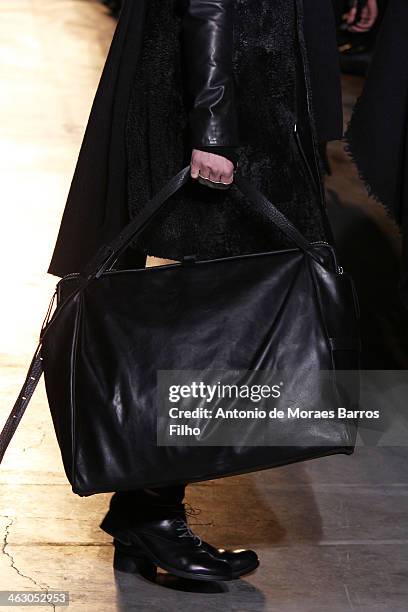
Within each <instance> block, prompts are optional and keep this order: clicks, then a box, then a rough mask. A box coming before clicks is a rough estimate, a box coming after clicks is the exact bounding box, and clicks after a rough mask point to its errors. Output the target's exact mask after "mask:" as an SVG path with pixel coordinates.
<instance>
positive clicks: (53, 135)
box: [0, 0, 408, 612]
mask: <svg viewBox="0 0 408 612" xmlns="http://www.w3.org/2000/svg"><path fill="white" fill-rule="evenodd" d="M114 25H115V24H114V22H113V21H112V20H111V19H110V18H109V17H108V16H107V15H106V13H105V9H104V8H103V6H102V5H101V4H99V3H97V2H96V1H93V0H2V1H1V3H0V83H1V95H0V116H1V124H0V130H1V144H0V159H1V164H0V172H1V177H0V191H1V194H0V195H1V201H2V213H1V215H2V216H1V234H0V236H1V240H0V249H1V265H2V295H1V302H0V307H1V316H0V337H1V355H0V366H1V408H0V422H1V423H2V422H3V421H4V420H5V418H6V416H7V414H8V412H9V410H10V408H11V406H12V404H13V402H14V400H15V397H16V395H17V393H18V391H19V387H20V384H21V383H22V381H23V379H24V375H25V371H26V368H27V366H28V363H29V360H30V357H31V354H32V352H33V350H34V348H35V345H36V342H37V336H38V332H39V328H40V325H41V322H42V319H43V316H44V314H45V311H46V307H47V305H48V301H49V299H50V297H51V294H52V291H53V288H54V285H55V282H56V280H57V279H56V278H55V277H52V276H50V275H47V274H46V270H47V267H48V263H49V260H50V257H51V253H52V248H53V246H54V242H55V238H56V234H57V230H58V227H59V222H60V218H61V214H62V211H63V208H64V205H65V199H66V195H67V192H68V188H69V184H70V180H71V177H72V173H73V170H74V165H75V161H76V158H77V155H78V151H79V146H80V143H81V140H82V136H83V131H84V128H85V124H86V120H87V117H88V114H89V110H90V106H91V103H92V99H93V95H94V93H95V89H96V86H97V83H98V80H99V76H100V72H101V69H102V66H103V63H104V60H105V57H106V53H107V49H108V45H109V43H110V39H111V36H112V33H113V29H114ZM360 87H361V80H360V79H358V78H348V79H345V83H344V91H345V108H346V112H347V113H348V112H349V110H350V107H351V105H352V103H353V101H354V99H355V96H356V95H357V93H358V91H359V89H360ZM330 155H331V160H332V164H333V172H334V174H333V176H332V177H331V178H330V179H329V181H328V190H329V191H328V195H329V202H330V215H331V218H332V221H333V224H334V226H335V231H336V235H337V238H338V242H339V249H340V251H341V253H342V255H343V258H344V261H345V262H346V263H347V266H348V268H347V269H350V271H352V272H353V274H355V275H356V280H357V283H358V285H359V288H360V290H361V298H362V309H363V313H364V330H363V332H364V337H365V340H366V342H365V347H366V348H365V359H366V363H368V364H369V365H370V366H373V365H374V367H378V368H382V367H391V368H407V363H408V359H407V356H408V342H407V329H408V326H406V322H407V320H406V318H405V317H406V316H405V314H404V312H403V310H402V307H401V304H400V302H399V300H398V296H397V292H396V282H397V274H396V269H397V259H396V258H397V256H398V251H399V242H398V238H397V234H396V231H395V228H394V227H393V226H392V224H391V222H390V221H389V220H388V219H387V217H386V215H385V213H384V212H383V210H382V208H381V207H380V206H379V205H376V204H375V203H373V202H372V201H370V200H369V199H368V198H367V197H366V195H365V192H364V189H363V187H362V185H361V184H360V183H359V181H358V179H357V176H356V173H355V171H354V170H353V168H352V167H351V165H350V162H349V161H348V159H347V158H346V156H345V154H344V152H343V150H342V146H341V143H336V144H334V145H331V147H330ZM344 265H346V264H344ZM406 461H407V452H406V449H404V448H382V449H370V448H360V449H358V450H357V451H356V453H355V455H354V456H353V457H346V456H337V457H332V458H327V459H323V460H316V461H313V462H309V463H304V464H298V465H294V466H288V467H285V468H281V469H279V470H270V471H267V472H260V473H256V474H252V475H249V476H243V477H237V478H228V479H222V480H219V481H216V482H212V483H203V484H199V485H195V486H192V487H190V490H189V494H188V501H189V502H190V503H191V504H192V505H193V506H195V507H197V506H198V507H199V508H201V510H202V512H201V514H200V515H199V516H198V517H196V518H194V519H193V521H192V523H193V528H194V529H195V530H196V531H197V532H198V533H199V534H200V535H202V536H203V537H204V538H206V539H208V540H209V541H210V542H212V543H214V544H216V545H218V546H224V547H227V546H234V547H237V546H252V547H254V548H255V549H256V550H257V551H258V553H259V555H260V558H261V566H260V568H259V570H258V571H257V572H256V573H255V574H254V575H252V576H250V577H248V578H245V579H242V580H239V581H234V582H232V583H225V584H224V585H220V584H207V585H206V584H203V583H201V584H197V583H191V582H187V581H177V580H173V579H171V578H168V577H167V578H166V577H164V578H163V580H162V582H161V584H152V583H149V582H146V581H144V580H142V579H140V578H135V577H133V576H127V575H125V574H121V573H116V574H114V573H113V570H112V546H111V542H110V539H109V538H108V537H107V536H106V535H105V534H104V533H103V532H102V531H101V530H100V529H99V528H98V524H99V521H100V519H101V518H102V516H103V514H104V512H105V510H106V507H107V504H108V501H109V498H110V496H109V495H95V496H91V497H89V498H80V497H78V496H75V495H74V494H73V493H72V492H71V489H70V486H69V484H67V481H66V478H65V475H64V472H63V469H62V463H61V459H60V455H59V449H58V447H57V444H56V441H55V436H54V432H53V428H52V423H51V419H50V415H49V411H48V407H47V402H46V397H45V391H44V387H43V383H42V382H41V384H40V386H39V389H38V391H37V392H36V395H35V397H34V399H33V400H32V402H31V404H30V406H29V408H28V410H27V413H26V415H25V416H24V418H23V421H22V423H21V425H20V427H19V429H18V432H17V434H16V435H15V438H14V439H13V442H12V444H11V446H10V447H9V450H8V451H7V454H6V456H5V459H4V461H3V463H2V465H1V467H0V532H1V534H2V540H3V545H2V554H1V555H0V590H6V589H14V590H43V591H45V590H47V589H51V590H68V591H70V596H71V605H70V610H72V611H74V610H75V612H76V611H79V610H81V611H82V610H83V611H86V612H105V611H106V612H108V611H109V612H111V611H112V610H121V611H122V610H123V611H125V610H126V611H127V610H142V611H144V610H151V612H156V611H157V612H159V611H160V612H162V611H173V610H174V611H176V610H191V611H193V610H194V611H196V610H200V611H206V610H210V611H214V612H215V611H217V612H218V611H220V610H231V611H232V610H235V611H242V612H244V611H245V612H247V611H259V612H261V611H264V610H265V611H266V610H268V611H277V612H278V611H279V612H317V611H321V612H327V611H328V610H330V611H333V612H343V611H345V610H358V611H364V612H369V611H370V612H373V611H374V612H385V611H387V612H399V611H401V612H402V611H403V610H404V611H405V610H406V609H407V607H408V587H407V585H408V580H407V569H408V568H407V556H408V554H407V551H408V548H407V543H408V541H407V531H406V529H407V515H408V496H407V493H408V475H407V471H406ZM15 609H20V608H19V607H18V606H17V607H16V608H15ZM21 609H22V608H21ZM24 609H26V608H24Z"/></svg>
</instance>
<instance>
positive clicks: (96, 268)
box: [81, 165, 322, 278]
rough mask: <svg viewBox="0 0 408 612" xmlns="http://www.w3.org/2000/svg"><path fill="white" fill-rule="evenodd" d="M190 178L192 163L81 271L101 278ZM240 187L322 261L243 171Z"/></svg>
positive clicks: (270, 218) (264, 213) (237, 176)
mask: <svg viewBox="0 0 408 612" xmlns="http://www.w3.org/2000/svg"><path fill="white" fill-rule="evenodd" d="M189 178H190V166H189V165H188V166H186V167H185V168H183V169H182V170H181V171H180V172H179V173H178V174H176V175H175V176H174V177H173V178H172V179H170V181H169V182H168V183H166V185H165V186H164V187H163V188H162V189H161V190H160V191H158V192H157V193H156V194H155V196H154V197H153V198H152V199H151V200H150V201H149V202H148V203H147V205H146V206H145V207H144V209H143V210H142V211H141V212H140V213H139V214H138V215H137V216H136V217H135V218H134V219H133V220H132V221H131V222H130V223H128V224H127V225H126V227H125V228H124V229H123V230H122V231H121V232H120V233H119V234H118V235H117V236H116V237H115V238H114V239H113V240H111V242H109V243H108V244H105V245H103V246H102V247H101V248H100V249H99V250H98V252H97V253H96V255H95V256H94V257H93V258H92V259H91V260H90V261H89V262H88V263H87V264H86V266H85V267H84V269H83V270H82V271H81V276H83V277H84V278H99V276H101V274H103V272H105V271H106V270H108V269H110V268H111V267H112V266H113V265H114V264H115V262H116V260H117V259H118V257H119V256H120V255H121V254H122V253H123V252H124V251H125V250H126V249H127V248H128V246H129V245H130V243H131V242H132V241H133V240H134V239H135V238H137V236H139V235H140V234H141V233H142V232H143V230H144V229H146V227H147V226H148V225H149V223H150V222H151V221H152V220H153V219H154V218H155V217H156V216H157V214H158V213H159V212H160V210H161V209H162V208H163V206H164V204H165V203H166V201H167V200H168V199H169V197H170V196H171V195H173V194H174V193H176V191H178V190H179V189H180V188H181V187H182V186H183V185H185V184H186V183H187V181H188V180H189ZM234 186H235V187H237V188H238V189H239V191H241V193H243V194H244V195H245V196H247V198H248V199H249V200H250V201H251V202H252V203H253V204H255V208H254V210H255V213H256V214H257V215H258V217H260V219H261V220H266V221H271V222H272V223H273V224H274V225H275V226H276V227H278V228H279V229H280V230H281V231H282V233H283V234H284V235H285V236H286V237H287V238H288V239H289V240H290V241H291V242H293V243H294V244H295V245H296V246H297V247H299V248H300V249H301V250H302V251H304V252H305V253H307V254H308V255H310V256H311V257H312V258H313V259H315V260H316V261H318V262H319V263H322V261H321V259H320V258H319V257H318V255H317V254H316V252H315V251H314V250H313V246H312V245H311V244H310V242H308V241H307V240H306V238H305V237H304V236H302V234H301V233H300V232H299V230H297V229H296V227H295V226H294V225H293V223H291V222H290V221H289V220H288V219H287V218H286V217H285V215H284V214H283V213H282V212H280V210H278V209H277V208H276V206H274V205H273V204H272V202H270V201H269V200H268V199H267V198H266V197H265V196H264V195H263V194H262V193H261V192H260V191H259V190H258V189H256V187H254V186H253V185H252V184H251V183H250V182H249V181H248V180H247V179H246V178H244V177H243V176H241V174H240V173H239V172H235V174H234V182H233V183H232V188H233V187H234Z"/></svg>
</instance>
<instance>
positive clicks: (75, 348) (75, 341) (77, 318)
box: [70, 293, 83, 486]
mask: <svg viewBox="0 0 408 612" xmlns="http://www.w3.org/2000/svg"><path fill="white" fill-rule="evenodd" d="M82 300H83V298H82V293H80V294H79V296H78V308H77V313H76V316H75V325H74V337H73V342H72V352H71V381H70V382H71V384H70V404H71V423H72V425H71V452H72V467H71V470H72V471H71V483H72V486H74V484H75V476H76V463H77V457H76V444H75V439H76V437H75V430H76V393H75V384H76V376H75V374H76V358H77V352H78V336H79V323H80V319H81V314H82Z"/></svg>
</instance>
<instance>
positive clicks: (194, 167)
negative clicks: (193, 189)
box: [190, 149, 234, 187]
mask: <svg viewBox="0 0 408 612" xmlns="http://www.w3.org/2000/svg"><path fill="white" fill-rule="evenodd" d="M190 168H191V178H194V179H197V178H198V176H199V175H200V177H202V178H204V179H208V181H214V182H215V183H218V184H220V183H224V184H225V185H231V183H232V181H233V178H234V176H233V175H234V164H233V163H232V161H230V160H229V159H227V158H226V157H222V156H221V155H217V154H216V153H207V151H199V150H198V149H193V152H192V154H191V163H190ZM208 186H209V187H211V186H212V185H211V183H208ZM215 186H216V185H215ZM221 187H222V185H221Z"/></svg>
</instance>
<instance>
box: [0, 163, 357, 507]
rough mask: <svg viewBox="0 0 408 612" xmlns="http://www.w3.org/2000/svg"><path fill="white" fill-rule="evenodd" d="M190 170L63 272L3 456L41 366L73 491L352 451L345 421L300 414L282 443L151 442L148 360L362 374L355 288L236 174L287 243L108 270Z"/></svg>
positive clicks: (2, 440)
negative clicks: (88, 257)
mask: <svg viewBox="0 0 408 612" xmlns="http://www.w3.org/2000/svg"><path fill="white" fill-rule="evenodd" d="M188 180H190V168H189V166H188V167H186V168H184V169H183V170H182V171H181V172H179V173H178V174H177V175H176V176H175V177H173V179H171V181H170V182H169V183H168V184H167V185H166V186H165V187H164V188H163V189H162V190H161V191H160V192H159V193H157V194H156V195H155V197H154V198H153V199H152V200H151V201H150V202H149V203H148V204H147V205H146V207H145V208H144V210H143V211H142V212H141V213H140V214H139V215H138V216H137V217H136V218H134V219H133V220H132V221H131V223H129V224H128V225H127V226H126V227H125V229H124V230H123V231H122V232H121V233H120V234H119V235H118V236H117V237H116V238H115V239H114V240H113V241H112V242H111V243H110V244H108V245H106V246H104V247H103V248H102V249H100V250H99V252H98V253H97V254H96V255H95V257H94V258H93V259H92V261H91V262H89V264H88V265H87V267H86V269H85V270H84V271H83V272H82V273H81V274H79V273H78V274H70V275H67V276H65V277H64V278H62V279H61V280H60V281H59V283H58V285H57V289H56V293H55V295H54V297H55V296H56V298H57V306H56V308H55V309H54V311H53V312H52V310H53V302H54V299H53V300H51V304H50V307H49V311H48V313H47V316H46V318H45V321H44V323H43V327H42V330H41V336H40V342H39V345H38V347H37V350H36V352H35V355H34V357H33V360H32V363H31V366H30V369H29V372H28V374H27V378H26V381H25V384H24V385H23V388H22V390H21V392H20V395H19V397H18V399H17V401H16V404H15V406H14V408H13V410H12V412H11V414H10V416H9V418H8V420H7V422H6V424H5V426H4V429H3V431H2V433H1V435H0V459H1V458H2V457H3V455H4V452H5V450H6V448H7V446H8V444H9V442H10V439H11V437H12V435H13V434H14V431H15V429H16V427H17V425H18V423H19V421H20V419H21V417H22V415H23V413H24V410H25V408H26V406H27V403H28V401H29V400H30V397H31V395H32V393H33V392H34V389H35V386H36V384H37V382H38V379H39V378H40V376H41V373H42V371H44V374H45V384H46V391H47V397H48V401H49V406H50V410H51V415H52V419H53V423H54V427H55V432H56V435H57V439H58V443H59V446H60V449H61V454H62V460H63V464H64V468H65V472H66V475H67V478H68V480H69V482H70V483H71V486H72V490H73V491H74V493H77V494H79V495H91V494H94V493H101V492H111V491H118V490H125V489H136V488H139V487H145V486H162V485H170V484H173V483H177V482H184V483H188V482H194V481H200V480H207V479H212V478H218V477H221V476H226V475H232V474H238V473H244V472H250V471H254V470H260V469H265V468H270V467H274V466H278V465H284V464H287V463H291V462H295V461H302V460H305V459H311V458H314V457H321V456H325V455H331V454H335V453H346V454H351V453H352V452H353V450H354V446H355V436H356V428H355V421H354V420H353V419H340V420H337V419H334V420H333V419H332V420H330V421H329V420H327V421H324V420H319V421H317V422H315V423H312V424H310V423H308V422H303V421H301V420H298V422H297V424H296V427H297V430H295V429H293V426H291V427H292V429H291V430H290V435H288V430H287V429H285V428H286V427H287V425H288V424H287V423H286V422H285V421H282V422H281V423H280V424H278V425H277V428H276V431H275V435H276V436H277V439H278V440H279V438H280V436H282V439H285V440H287V443H286V444H285V445H282V444H277V445H273V446H257V445H248V446H242V445H229V446H228V445H223V446H222V445H219V446H217V445H213V446H201V447H197V446H192V445H190V446H186V445H184V446H178V445H174V446H171V445H170V446H168V445H167V446H160V445H158V444H157V439H156V434H157V415H156V413H155V401H154V398H155V389H156V374H157V372H158V371H162V370H179V371H187V370H194V371H197V370H200V371H203V370H204V371H205V370H209V369H214V370H233V371H235V370H237V371H257V370H270V369H276V368H277V369H280V370H282V369H285V370H292V371H295V370H298V371H303V370H305V371H312V370H324V371H332V372H333V373H335V372H336V370H337V369H341V370H343V369H349V370H353V371H357V372H358V361H359V359H358V358H359V350H360V349H359V331H358V307H357V301H356V296H355V292H354V289H353V284H352V281H351V279H350V278H349V277H348V276H347V275H346V274H345V273H344V272H343V270H342V269H341V268H340V267H339V266H338V265H337V262H336V257H335V254H334V251H333V248H332V247H331V246H330V245H328V244H326V243H309V242H308V241H307V240H305V238H304V237H303V236H302V235H301V234H300V233H299V232H298V231H297V230H296V228H295V227H294V226H293V225H292V224H291V223H290V222H289V221H288V220H287V219H286V218H285V217H284V216H283V215H282V213H280V212H279V211H278V210H277V209H276V207H274V206H273V205H272V204H271V202H269V201H268V200H267V199H266V198H265V197H264V196H263V195H262V194H261V193H260V192H259V191H257V190H256V189H255V188H254V187H253V186H252V185H251V184H250V183H249V182H248V181H247V180H246V179H245V178H244V177H242V176H241V175H240V174H239V173H238V172H236V174H235V183H234V186H233V187H232V188H234V189H235V188H238V189H239V190H241V191H242V193H243V194H244V195H245V196H246V197H247V198H249V200H251V202H252V204H253V206H254V207H255V209H256V211H257V213H258V214H259V215H260V217H262V218H266V219H268V220H269V221H272V222H273V223H275V224H276V225H277V226H278V227H279V229H280V230H281V231H282V232H283V233H284V234H285V235H286V237H287V238H289V239H290V240H291V242H292V243H293V248H287V249H282V250H278V251H272V252H268V253H254V254H250V255H243V256H236V257H228V258H223V259H215V260H205V261H197V262H194V260H190V259H189V258H187V259H186V261H184V262H182V263H177V264H172V265H167V266H160V267H154V268H147V269H144V268H141V269H131V270H118V269H116V270H115V269H114V268H113V266H114V264H115V262H116V261H117V260H118V258H119V256H120V255H121V254H123V253H124V251H125V249H126V248H127V247H128V246H129V244H130V243H131V242H132V241H133V240H135V239H136V238H137V236H138V235H139V234H140V233H141V232H142V231H143V230H144V229H145V228H146V226H147V225H148V223H149V221H150V220H151V219H153V218H154V216H155V215H156V214H157V213H158V212H159V210H160V209H161V208H162V206H163V205H164V204H165V202H166V200H167V199H168V198H169V197H170V196H171V195H172V194H173V193H175V192H176V191H177V190H178V189H179V188H180V187H181V186H182V185H183V184H184V183H186V182H187V181H188ZM357 376H358V374H357ZM356 392H357V391H356ZM302 428H309V429H308V431H307V432H305V431H303V432H302V431H301V430H302ZM304 433H307V437H306V438H307V440H308V442H307V444H305V443H304V442H302V440H304V439H305V437H304V436H302V435H301V434H304ZM298 434H299V435H298Z"/></svg>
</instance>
